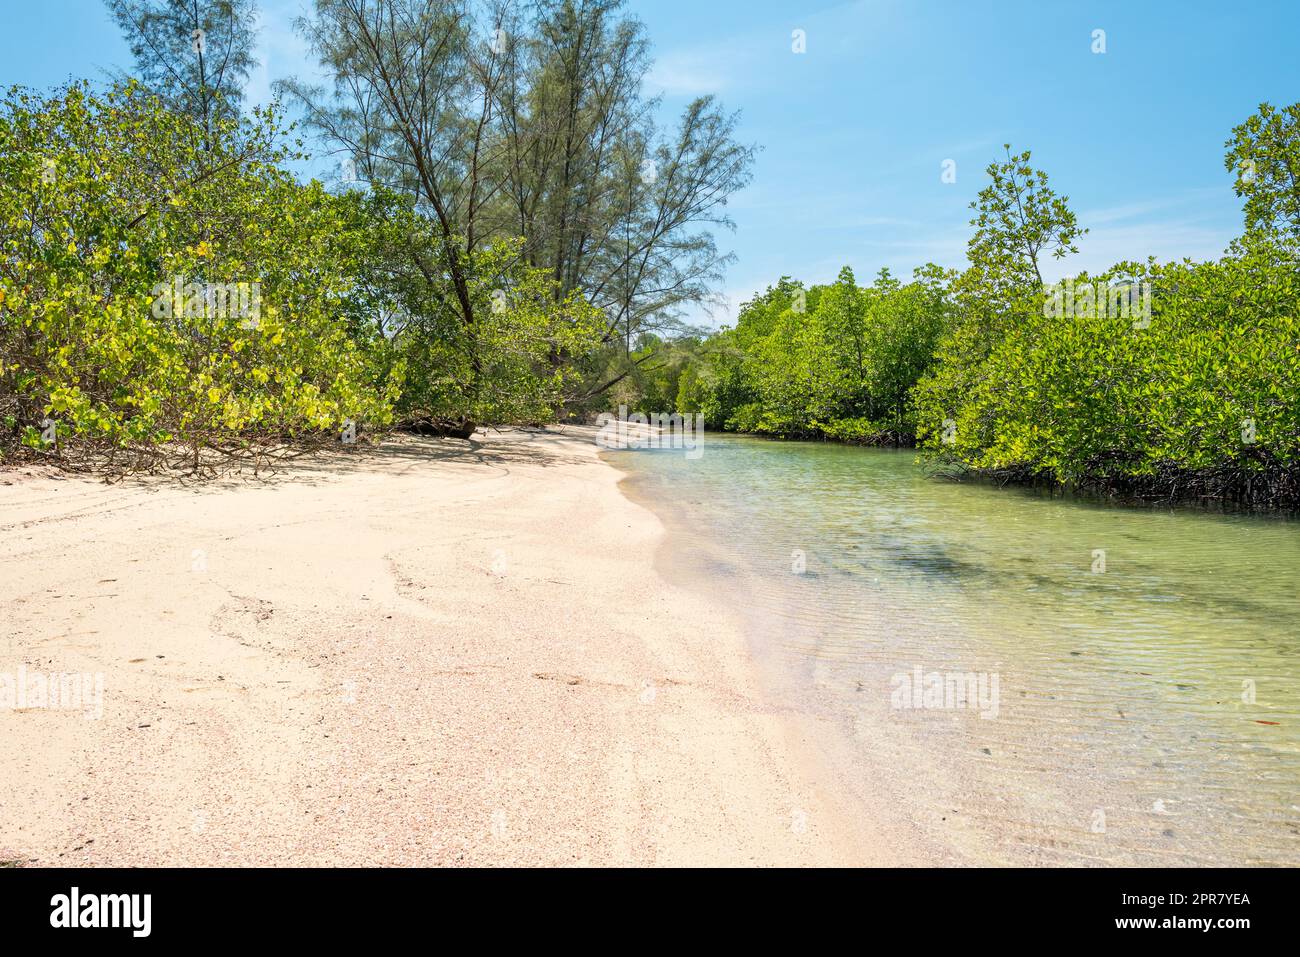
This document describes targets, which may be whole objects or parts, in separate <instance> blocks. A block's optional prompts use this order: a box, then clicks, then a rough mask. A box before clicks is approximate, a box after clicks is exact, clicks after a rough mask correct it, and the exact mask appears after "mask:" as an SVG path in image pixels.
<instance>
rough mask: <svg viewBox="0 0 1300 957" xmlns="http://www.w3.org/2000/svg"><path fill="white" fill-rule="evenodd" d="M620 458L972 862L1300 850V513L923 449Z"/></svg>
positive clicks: (760, 444)
mask: <svg viewBox="0 0 1300 957" xmlns="http://www.w3.org/2000/svg"><path fill="white" fill-rule="evenodd" d="M607 457H608V458H609V460H610V461H612V462H613V463H614V464H616V465H617V466H619V467H620V468H622V469H624V470H626V471H627V472H628V473H629V478H628V480H627V481H626V482H625V488H627V490H628V492H629V494H630V495H632V496H633V497H634V498H636V499H637V500H639V501H642V502H643V503H644V504H646V505H648V506H649V507H650V508H652V509H653V510H655V511H656V512H657V513H658V514H659V515H660V516H661V517H662V518H663V519H664V521H665V523H666V524H667V525H668V527H669V529H670V540H669V545H668V552H669V558H668V563H669V564H670V565H671V566H673V567H674V568H677V569H679V570H683V571H687V570H689V573H690V575H689V577H690V578H691V580H692V581H694V582H695V583H696V584H698V585H700V586H701V587H706V588H708V589H709V590H710V591H711V592H713V593H715V594H717V595H718V596H719V598H720V600H723V601H726V602H728V603H729V604H735V605H737V606H738V607H740V608H741V610H742V611H743V612H744V614H746V615H747V616H748V618H749V622H750V624H751V628H750V629H749V631H750V634H751V636H752V641H753V642H754V644H755V646H756V647H755V650H756V651H757V652H758V653H759V655H760V657H761V658H764V659H767V660H768V661H769V662H775V664H776V666H777V669H776V670H779V671H780V672H781V673H782V674H784V675H786V676H788V688H787V691H788V693H790V694H792V695H794V696H796V697H797V698H798V699H799V700H800V702H801V703H802V704H803V705H804V706H806V707H807V708H810V709H815V710H817V711H819V712H824V713H825V714H827V715H830V716H832V717H833V718H834V722H833V723H834V726H836V727H839V728H841V729H842V731H843V735H844V739H845V741H846V742H848V744H849V746H850V748H851V753H852V754H854V755H856V761H857V764H856V767H855V769H854V772H853V773H854V774H856V775H858V776H859V777H860V779H861V780H862V781H863V782H866V781H867V779H868V778H870V779H872V780H873V781H875V780H877V779H879V780H883V781H886V782H888V786H889V788H890V791H891V793H892V795H893V796H894V798H895V799H896V802H897V803H899V804H900V805H902V806H904V807H905V808H906V814H907V817H908V818H909V819H910V821H911V822H912V823H913V824H914V825H915V826H916V827H917V828H918V829H919V830H920V831H922V832H924V833H925V834H926V835H927V836H928V837H929V838H932V839H933V841H934V842H935V843H936V844H937V845H939V846H942V847H945V848H946V849H948V850H949V851H950V852H951V854H952V857H953V859H954V860H959V861H971V862H984V863H997V862H1004V863H1035V862H1036V863H1062V864H1086V863H1094V862H1095V863H1114V864H1235V863H1261V864H1263V863H1267V864H1293V865H1294V864H1297V863H1300V594H1298V589H1297V583H1298V581H1300V573H1298V572H1300V523H1298V522H1296V521H1294V520H1292V519H1286V518H1279V517H1268V516H1258V515H1238V516H1231V515H1223V514H1214V513H1207V512H1203V511H1197V510H1189V509H1182V510H1169V509H1147V508H1127V507H1116V506H1106V505H1099V504H1094V503H1087V502H1083V501H1078V500H1071V499H1062V498H1060V497H1048V496H1044V495H1035V494H1031V493H1027V492H1024V491H1021V490H1016V489H996V488H991V487H988V486H982V485H973V484H958V483H953V482H949V481H945V480H943V479H939V478H935V477H932V476H930V475H929V474H927V472H926V471H925V470H924V469H923V468H922V467H920V466H919V465H918V464H917V462H916V455H915V453H913V452H910V451H894V450H877V449H862V448H850V447H844V446H838V445H831V444H823V443H784V442H772V441H765V440H760V439H750V438H744V437H735V436H719V435H713V434H710V435H708V436H707V437H706V442H705V446H704V454H703V455H702V456H701V457H700V458H698V459H694V460H690V459H687V458H686V457H685V455H684V453H683V452H681V451H674V450H661V451H637V452H614V453H608V455H607ZM800 553H802V559H801V557H800ZM918 668H919V669H920V671H919V677H920V681H919V684H920V685H921V690H920V691H918V692H913V690H912V687H911V685H912V683H913V680H914V679H915V677H917V676H918V672H917V669H918ZM949 675H952V676H973V677H974V680H975V684H974V685H973V686H969V685H968V684H966V682H968V681H969V678H967V677H962V678H961V679H960V680H961V681H962V682H963V684H962V687H963V688H965V687H973V689H974V690H975V691H976V692H977V693H976V694H974V695H972V696H971V697H970V698H968V699H967V700H965V701H963V700H962V698H961V697H960V696H958V695H955V694H949V695H948V696H946V697H945V695H944V693H943V691H942V690H941V691H940V692H938V693H937V694H936V693H934V692H933V687H932V684H933V682H935V681H936V680H937V681H940V682H942V681H944V680H945V679H946V678H947V676H949ZM904 676H906V681H905V679H904ZM954 680H956V679H954ZM981 682H982V684H981ZM994 682H996V684H994ZM927 687H929V688H931V692H932V693H931V695H930V696H929V697H928V698H927V697H926V695H925V694H924V690H925V689H926V688H927ZM954 688H955V685H954ZM995 688H996V700H994V698H993V690H994V689H995ZM980 691H982V692H983V697H982V698H981V697H979V694H978V692H980ZM904 705H908V706H906V707H904Z"/></svg>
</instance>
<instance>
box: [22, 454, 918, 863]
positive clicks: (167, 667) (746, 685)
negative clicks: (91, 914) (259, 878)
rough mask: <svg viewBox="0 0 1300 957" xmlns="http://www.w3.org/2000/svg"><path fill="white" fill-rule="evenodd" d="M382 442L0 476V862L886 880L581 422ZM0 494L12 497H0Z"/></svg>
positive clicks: (803, 738) (865, 836)
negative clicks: (203, 467) (706, 867)
mask: <svg viewBox="0 0 1300 957" xmlns="http://www.w3.org/2000/svg"><path fill="white" fill-rule="evenodd" d="M478 438H479V439H480V440H481V441H479V442H476V443H475V446H474V447H473V448H471V446H470V445H468V444H467V443H464V442H457V441H453V440H445V441H444V440H432V439H429V440H415V439H404V440H399V441H394V442H390V443H389V444H387V445H385V447H384V448H383V449H381V450H379V451H376V452H372V453H366V454H357V455H352V456H333V457H329V458H326V459H324V460H318V461H316V462H313V463H309V464H307V465H302V466H296V467H294V468H293V469H292V471H290V472H285V473H281V474H279V475H277V476H276V477H275V478H273V479H272V480H269V481H266V480H253V479H235V480H224V481H220V482H214V483H207V484H200V485H192V486H181V485H178V484H177V483H175V482H171V481H160V480H142V481H136V482H128V483H125V484H123V485H117V486H106V485H104V484H102V483H97V482H95V481H91V480H87V479H80V478H68V477H64V478H59V477H57V476H50V475H35V476H33V475H31V474H27V473H24V471H23V470H21V469H19V470H12V469H11V470H8V471H0V527H2V528H3V539H2V541H0V568H2V569H3V575H2V576H0V608H2V609H3V617H2V619H0V620H3V629H2V631H0V674H5V673H8V674H11V675H13V674H15V673H16V672H17V670H18V668H19V667H20V666H25V668H26V670H27V671H28V672H29V673H31V672H43V673H50V672H77V673H90V674H102V675H103V681H104V696H103V717H102V718H101V719H99V720H88V719H86V718H85V717H84V715H83V713H82V712H80V711H74V710H66V709H50V708H40V707H36V708H31V707H29V708H27V709H25V710H12V709H6V710H0V743H2V745H3V746H2V747H0V858H18V859H23V860H30V861H35V862H36V863H38V864H46V865H159V864H171V865H230V864H272V865H287V864H306V865H333V864H339V865H363V864H386V865H413V864H435V865H436V864H475V865H477V864H529V865H531V864H548V865H550V864H579V863H582V864H619V865H632V864H659V865H671V864H890V863H901V862H906V861H905V860H904V858H905V857H906V855H905V854H904V851H903V849H902V848H901V847H900V846H899V842H897V841H895V840H893V838H894V837H895V836H896V835H891V834H888V833H886V830H885V829H884V828H883V826H882V825H881V824H880V822H879V821H875V822H873V821H872V820H871V815H870V814H869V813H866V812H864V809H863V808H861V807H859V806H857V805H855V804H854V803H853V801H852V800H850V799H848V798H847V797H846V796H845V795H846V793H847V791H846V790H844V789H841V788H839V787H838V786H836V784H835V779H834V777H833V776H832V775H831V774H829V773H827V772H826V771H825V770H824V769H823V768H822V767H820V766H819V765H818V763H817V762H816V761H815V760H814V759H813V757H812V755H813V751H814V750H815V749H813V748H811V747H810V746H809V745H810V743H809V741H808V740H807V735H808V734H809V731H808V728H807V725H806V723H805V722H802V721H800V720H796V719H795V718H794V717H792V716H790V715H788V714H785V713H783V712H781V711H779V710H777V709H774V708H772V707H771V706H770V705H769V704H768V703H767V702H765V700H764V697H763V695H762V693H761V691H760V690H759V686H758V683H757V681H756V678H755V672H754V669H753V666H752V665H751V663H750V660H749V658H748V655H747V653H746V650H745V644H744V637H743V635H742V634H741V632H740V630H739V626H738V624H737V622H736V620H735V619H734V618H732V617H730V616H729V613H728V602H727V598H726V596H718V598H717V599H713V600H710V599H709V598H708V597H707V596H704V595H701V594H696V593H694V592H688V591H686V590H683V589H682V588H679V587H675V586H672V585H669V584H668V583H666V582H665V581H663V580H662V579H661V578H660V577H659V576H658V575H657V574H656V572H655V571H654V556H655V551H656V548H657V547H658V545H659V544H660V542H661V540H662V537H663V529H662V526H661V525H660V523H659V521H658V520H657V519H656V518H655V517H654V516H653V515H652V514H651V513H650V512H648V511H646V510H645V509H643V508H641V507H640V506H637V505H635V504H632V503H631V502H629V501H628V500H627V499H626V498H624V497H623V495H622V494H621V493H620V492H619V490H618V488H617V481H618V478H619V473H618V472H617V471H616V470H615V469H613V468H612V467H610V466H609V465H607V464H605V463H603V462H602V461H600V459H599V458H598V457H597V454H596V453H597V450H596V447H595V445H594V443H593V441H592V433H591V432H590V431H588V430H573V429H570V430H568V431H567V432H566V433H563V434H561V433H557V432H551V433H547V434H539V433H529V432H512V433H505V434H495V433H494V434H491V435H487V436H479V437H478ZM3 483H9V484H3Z"/></svg>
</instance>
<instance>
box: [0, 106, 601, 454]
mask: <svg viewBox="0 0 1300 957" xmlns="http://www.w3.org/2000/svg"><path fill="white" fill-rule="evenodd" d="M285 133H286V130H285V129H284V128H283V127H282V125H281V123H280V121H279V119H278V117H277V116H276V115H275V113H274V112H272V111H260V112H258V111H255V112H254V113H252V114H250V115H249V116H248V117H246V118H243V119H235V118H231V117H224V118H223V117H216V118H209V119H208V120H207V121H206V123H205V124H202V125H201V124H200V123H199V122H198V121H196V120H195V119H194V118H193V117H191V116H189V115H188V114H186V113H182V112H177V111H175V110H173V109H170V108H169V107H168V105H167V104H166V103H165V101H163V100H161V99H160V98H157V97H154V96H153V95H151V94H149V93H147V92H145V91H144V90H143V89H142V88H141V87H140V86H139V85H137V84H136V83H134V82H128V83H126V84H123V85H119V86H116V87H114V88H113V89H111V90H109V91H108V92H107V93H104V94H102V95H99V94H95V93H93V92H92V91H91V90H90V89H89V87H88V86H86V85H84V84H83V85H75V86H73V87H71V88H69V89H68V90H66V91H64V92H62V93H60V94H58V95H55V96H51V97H48V98H42V97H39V96H36V95H34V94H31V93H29V92H26V91H22V90H18V89H15V90H12V91H10V92H9V94H8V95H7V96H6V97H5V98H4V99H3V101H0V224H2V225H3V227H4V228H3V232H0V454H3V455H4V456H6V457H13V456H14V455H16V454H18V453H20V452H21V451H23V450H24V449H25V450H27V454H34V455H42V456H45V457H49V458H55V459H58V460H60V461H63V462H65V463H66V462H93V463H96V464H101V465H106V466H108V467H110V468H114V469H136V468H147V467H155V466H160V465H164V464H176V463H177V462H186V463H188V464H189V465H190V466H191V467H194V468H199V467H200V466H201V463H202V462H203V460H204V457H205V453H207V454H208V457H209V458H211V454H213V453H219V454H221V455H224V456H226V457H236V458H237V457H242V456H247V455H249V454H255V453H256V452H258V450H264V449H266V448H268V447H274V446H278V445H282V444H284V443H289V442H293V443H301V442H303V441H306V440H310V439H323V440H328V441H335V442H337V441H339V438H340V436H341V435H343V434H345V433H346V434H349V435H351V434H355V433H356V431H358V430H361V431H364V430H366V429H382V428H384V427H387V426H389V425H390V424H392V423H393V422H394V421H395V420H398V419H404V418H409V419H415V420H421V421H428V420H436V421H438V422H446V421H454V422H469V423H472V422H478V421H497V422H505V421H517V420H520V419H536V418H545V417H549V416H550V415H552V414H553V413H554V410H555V408H556V407H557V405H558V404H559V403H560V402H561V401H562V398H563V389H564V388H565V386H566V383H567V382H568V381H569V379H570V378H571V377H572V373H571V372H570V371H569V370H570V368H571V363H570V362H569V360H570V358H571V357H572V355H573V354H574V353H575V352H576V353H579V354H585V353H586V352H587V351H589V350H590V349H591V348H593V347H594V345H595V343H596V342H597V341H598V339H599V335H600V329H601V323H600V320H599V319H598V318H597V316H596V315H595V313H594V310H593V308H592V307H591V306H590V305H588V304H587V303H586V301H585V300H583V299H582V297H581V296H578V295H576V294H565V295H559V294H557V293H556V291H555V290H554V288H553V282H552V280H551V279H550V278H549V275H548V274H546V273H545V272H544V271H542V270H538V269H534V268H530V267H528V266H527V264H526V263H525V262H524V260H523V259H522V257H521V256H520V255H519V252H518V246H517V244H511V243H510V242H508V241H504V240H502V241H495V242H493V243H491V244H488V245H484V246H483V247H482V248H480V249H477V250H474V251H472V252H470V253H467V254H465V256H464V261H463V263H462V268H461V270H460V276H461V277H463V278H464V280H465V282H466V290H467V292H468V295H469V296H470V297H472V300H473V301H474V302H475V303H477V305H478V306H479V308H477V309H476V310H475V312H474V314H473V315H474V318H475V321H474V322H473V323H468V322H465V321H464V313H463V312H462V311H460V310H459V309H455V308H451V307H450V306H449V305H448V304H447V300H448V299H449V298H450V297H453V296H454V295H455V294H456V292H455V290H454V288H453V286H454V282H453V280H452V278H451V277H450V276H449V275H448V274H447V273H446V271H444V270H441V269H439V268H437V266H436V265H433V264H435V263H437V262H438V257H439V256H440V255H441V239H440V236H439V235H438V230H437V227H435V226H432V225H431V224H430V223H429V221H428V220H427V218H425V217H423V216H421V215H420V214H419V213H418V212H417V211H415V210H414V209H413V208H412V206H411V204H410V203H409V201H407V200H405V199H402V198H400V197H398V196H396V195H394V194H391V193H387V192H385V191H383V190H381V189H376V190H370V191H365V192H362V191H354V192H348V193H344V194H342V195H334V194H331V193H329V192H327V191H326V190H325V189H324V188H323V187H322V186H321V184H320V183H318V182H311V183H309V184H307V185H303V184H301V183H299V182H298V181H297V180H296V179H294V178H293V177H292V176H291V175H290V174H289V173H288V172H286V171H285V169H284V165H285V164H286V163H287V162H288V161H289V160H291V159H292V158H293V156H294V154H292V153H290V152H289V151H288V150H287V149H286V148H284V147H283V146H281V145H278V144H280V142H281V141H282V140H283V139H284V134H285ZM471 427H472V426H471Z"/></svg>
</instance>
